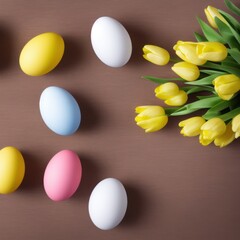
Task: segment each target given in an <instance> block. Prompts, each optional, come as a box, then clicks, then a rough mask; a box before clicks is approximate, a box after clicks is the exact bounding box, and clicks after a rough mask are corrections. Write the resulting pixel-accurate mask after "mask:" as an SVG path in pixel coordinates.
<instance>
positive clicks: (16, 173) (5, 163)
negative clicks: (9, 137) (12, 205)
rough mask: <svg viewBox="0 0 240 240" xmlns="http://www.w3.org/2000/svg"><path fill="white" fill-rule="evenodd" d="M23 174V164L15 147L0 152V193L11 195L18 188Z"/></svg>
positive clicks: (20, 155) (21, 157)
mask: <svg viewBox="0 0 240 240" xmlns="http://www.w3.org/2000/svg"><path fill="white" fill-rule="evenodd" d="M24 174H25V162H24V159H23V156H22V154H21V153H20V152H19V150H18V149H16V148H15V147H5V148H3V149H1V150H0V193H1V194H8V193H12V192H14V191H15V190H17V188H18V187H19V186H20V184H21V183H22V180H23V178H24Z"/></svg>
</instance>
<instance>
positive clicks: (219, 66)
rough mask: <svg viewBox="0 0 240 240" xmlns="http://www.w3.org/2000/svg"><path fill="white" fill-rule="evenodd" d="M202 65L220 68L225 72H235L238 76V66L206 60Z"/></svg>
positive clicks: (239, 70)
mask: <svg viewBox="0 0 240 240" xmlns="http://www.w3.org/2000/svg"><path fill="white" fill-rule="evenodd" d="M202 67H206V68H211V69H214V70H222V71H225V72H227V73H231V74H235V75H237V76H240V69H239V68H234V67H228V66H222V65H220V64H216V63H213V62H206V63H205V64H204V65H202Z"/></svg>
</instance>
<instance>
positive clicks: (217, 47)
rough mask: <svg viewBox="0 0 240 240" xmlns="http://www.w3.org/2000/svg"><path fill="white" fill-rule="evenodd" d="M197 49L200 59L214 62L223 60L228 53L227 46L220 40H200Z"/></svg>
mask: <svg viewBox="0 0 240 240" xmlns="http://www.w3.org/2000/svg"><path fill="white" fill-rule="evenodd" d="M196 51H197V56H198V57H199V58H200V59H204V60H208V61H213V62H221V61H223V60H224V59H225V58H226V57H227V55H228V51H227V48H226V47H225V46H224V45H223V44H222V43H219V42H199V43H197V49H196Z"/></svg>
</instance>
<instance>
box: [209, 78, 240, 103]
mask: <svg viewBox="0 0 240 240" xmlns="http://www.w3.org/2000/svg"><path fill="white" fill-rule="evenodd" d="M213 85H214V89H215V91H216V92H217V94H218V95H219V97H220V98H222V99H223V100H229V99H231V98H232V97H233V95H234V94H235V93H237V92H238V91H239V90H240V78H239V77H237V76H236V75H234V74H226V75H221V76H219V77H217V78H215V79H214V80H213Z"/></svg>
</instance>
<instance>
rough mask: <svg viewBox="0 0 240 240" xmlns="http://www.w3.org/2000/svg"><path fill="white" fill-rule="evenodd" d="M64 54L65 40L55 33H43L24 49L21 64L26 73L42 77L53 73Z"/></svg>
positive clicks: (20, 58) (20, 59)
mask: <svg viewBox="0 0 240 240" xmlns="http://www.w3.org/2000/svg"><path fill="white" fill-rule="evenodd" d="M63 53H64V41H63V38H62V37H61V36H60V35H59V34H57V33H53V32H47V33H42V34H40V35H37V36H36V37H34V38H32V39H31V40H30V41H29V42H28V43H27V44H26V45H25V46H24V47H23V49H22V51H21V53H20V57H19V64H20V67H21V69H22V71H23V72H24V73H26V74H27V75H30V76H41V75H44V74H46V73H48V72H50V71H52V70H53V69H54V68H55V67H56V66H57V65H58V63H59V62H60V61H61V59H62V56H63Z"/></svg>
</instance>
